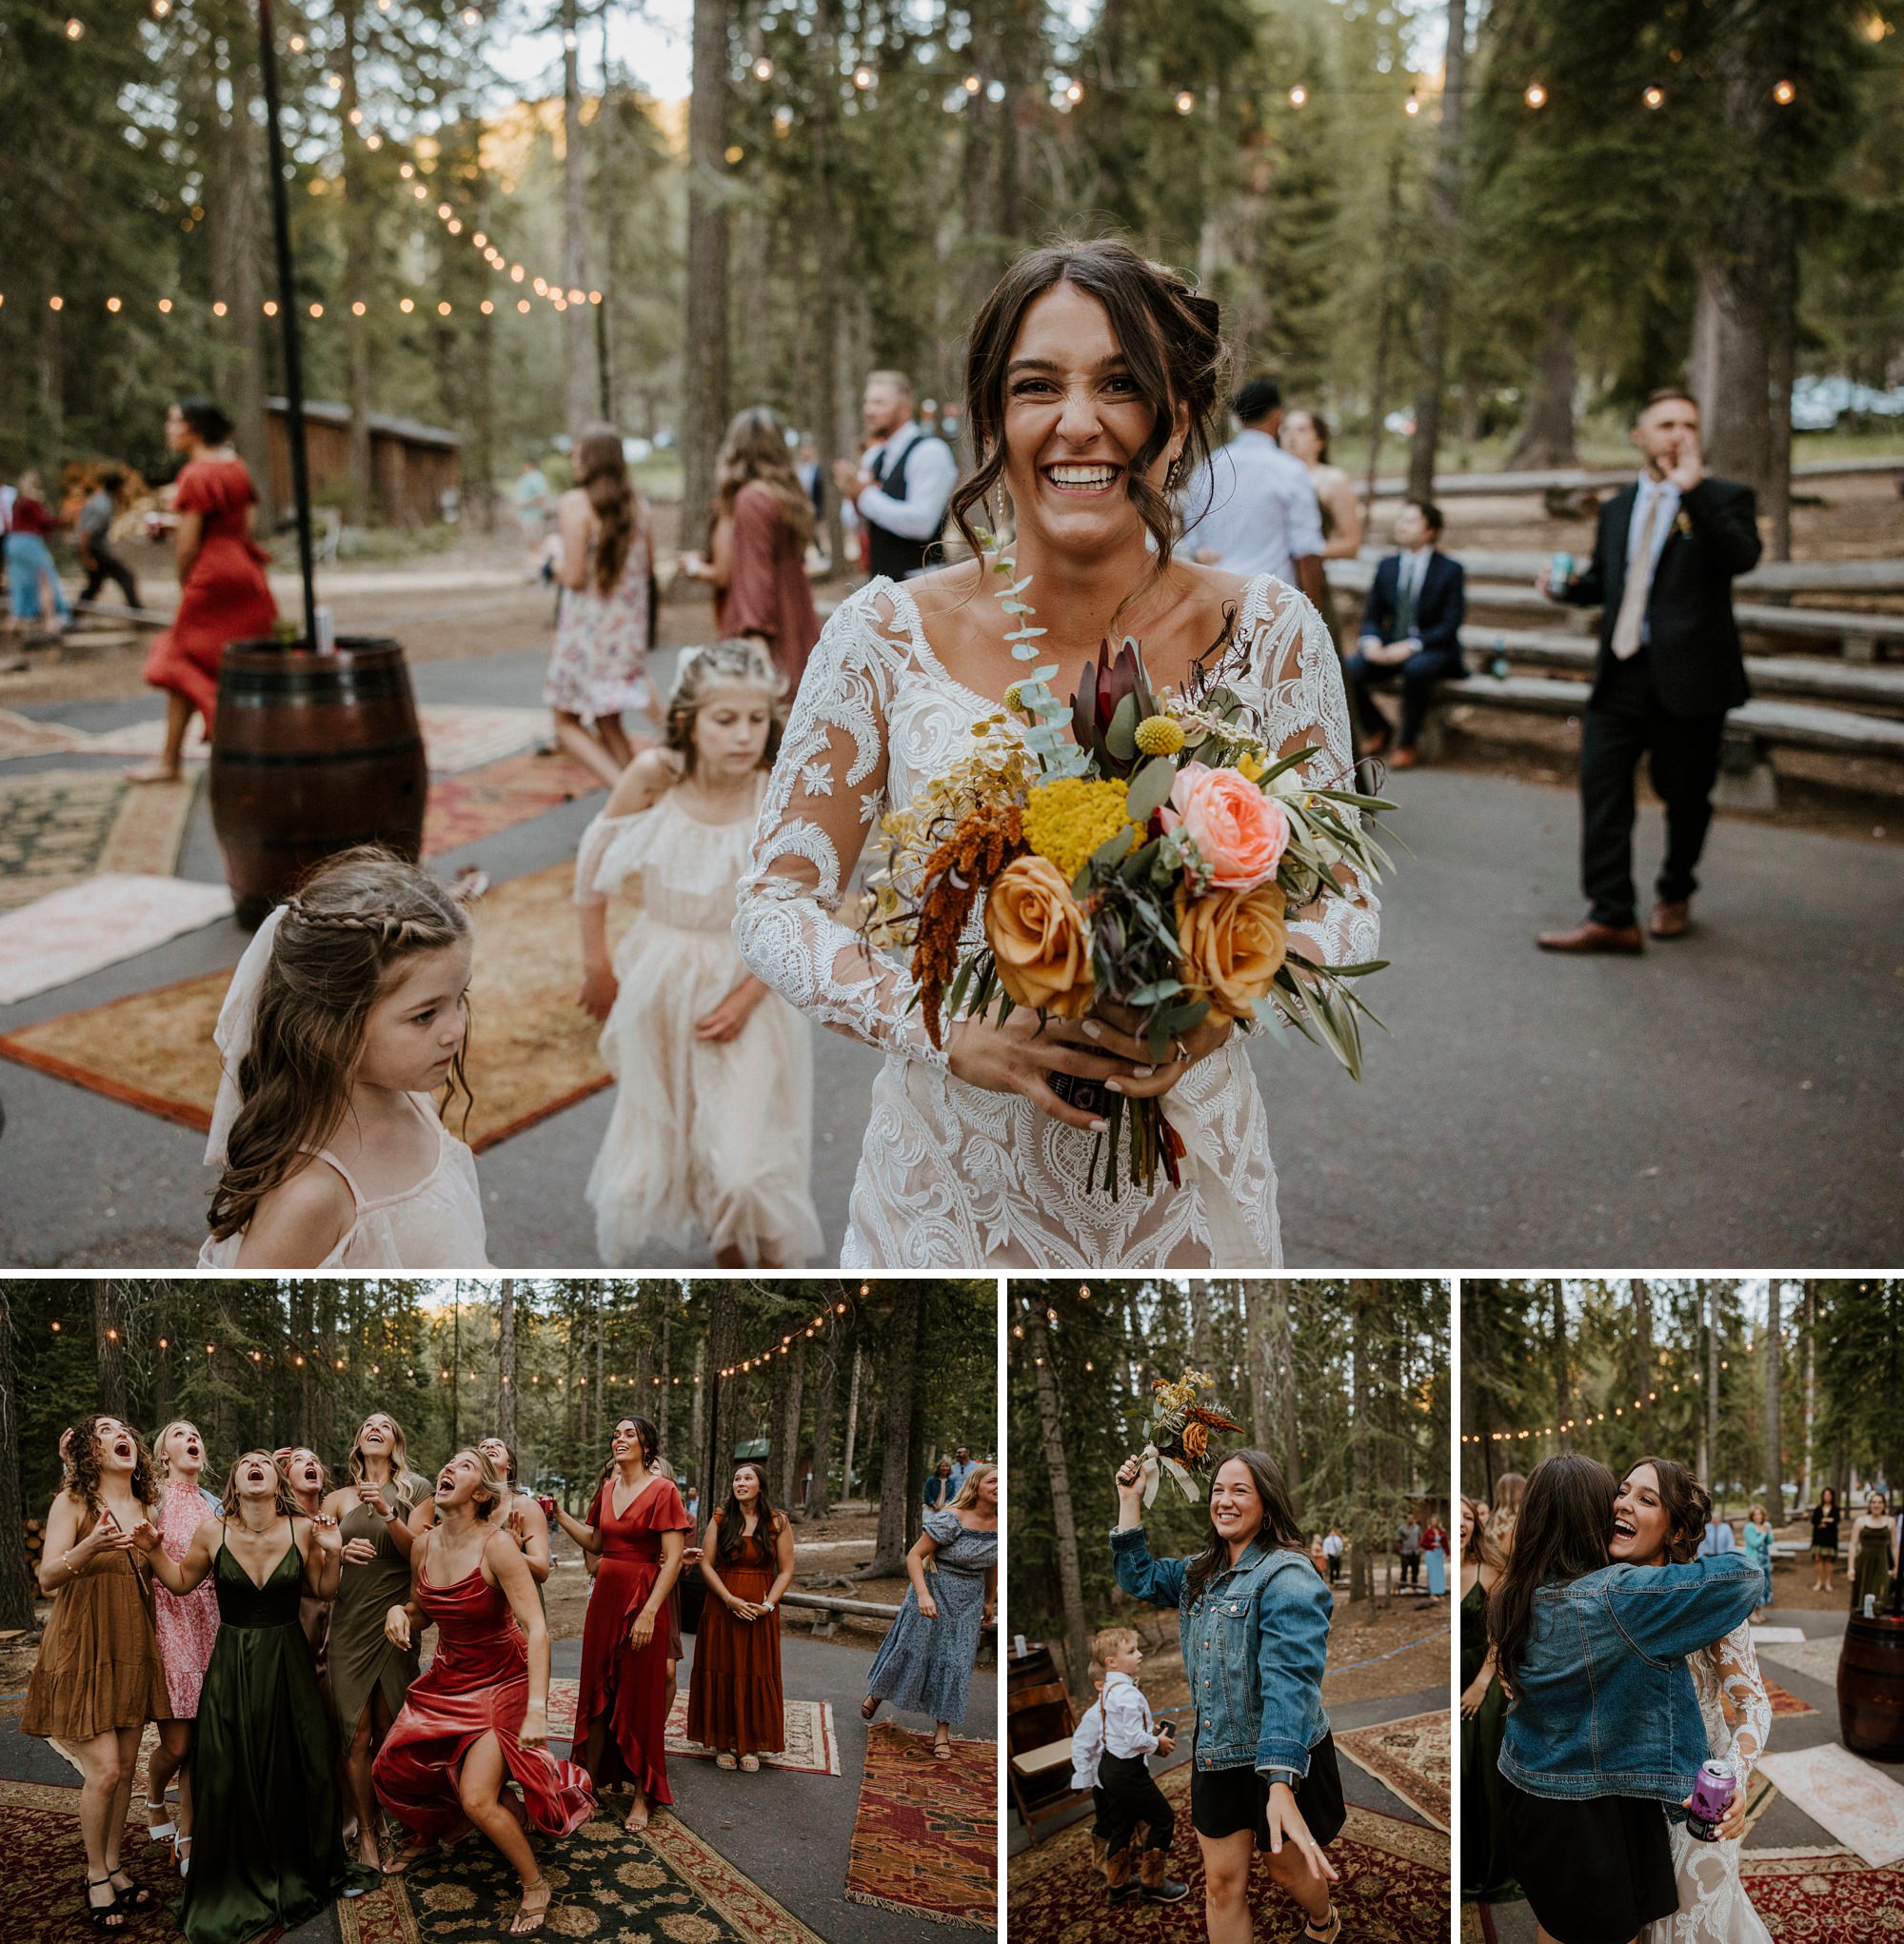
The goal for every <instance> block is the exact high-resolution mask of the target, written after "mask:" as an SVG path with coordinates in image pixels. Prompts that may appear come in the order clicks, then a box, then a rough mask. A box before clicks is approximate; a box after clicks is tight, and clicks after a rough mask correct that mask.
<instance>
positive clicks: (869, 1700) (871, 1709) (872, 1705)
mask: <svg viewBox="0 0 1904 1944" xmlns="http://www.w3.org/2000/svg"><path fill="white" fill-rule="evenodd" d="M879 1712H880V1697H879V1696H877V1695H868V1696H866V1698H865V1699H864V1700H863V1701H862V1702H861V1703H860V1719H861V1720H862V1721H870V1720H871V1719H872V1718H873V1716H875V1715H877V1714H878V1713H879Z"/></svg>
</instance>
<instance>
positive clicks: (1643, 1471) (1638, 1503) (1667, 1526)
mask: <svg viewBox="0 0 1904 1944" xmlns="http://www.w3.org/2000/svg"><path fill="white" fill-rule="evenodd" d="M1672 1531H1673V1520H1672V1518H1671V1515H1670V1514H1669V1513H1668V1512H1667V1510H1666V1506H1665V1502H1664V1500H1663V1499H1661V1498H1660V1496H1659V1474H1658V1473H1657V1472H1656V1471H1655V1470H1654V1469H1653V1467H1652V1466H1651V1465H1635V1466H1634V1468H1633V1470H1632V1471H1630V1472H1629V1473H1627V1475H1626V1477H1625V1478H1622V1479H1621V1480H1620V1486H1619V1490H1618V1492H1617V1493H1616V1494H1615V1496H1614V1501H1613V1538H1612V1540H1611V1541H1610V1543H1609V1544H1608V1546H1607V1557H1608V1558H1610V1559H1620V1560H1625V1561H1626V1562H1627V1563H1628V1564H1630V1565H1635V1566H1652V1565H1656V1564H1658V1563H1659V1562H1660V1561H1661V1560H1663V1559H1664V1558H1665V1557H1666V1544H1667V1541H1668V1539H1670V1538H1671V1537H1672Z"/></svg>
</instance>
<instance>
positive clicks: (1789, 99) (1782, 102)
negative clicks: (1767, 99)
mask: <svg viewBox="0 0 1904 1944" xmlns="http://www.w3.org/2000/svg"><path fill="white" fill-rule="evenodd" d="M1797 93H1798V90H1797V89H1795V88H1794V87H1793V86H1792V84H1791V83H1790V82H1789V81H1781V82H1779V84H1778V85H1777V86H1776V87H1775V89H1773V90H1772V99H1773V100H1774V101H1775V102H1776V103H1777V104H1778V106H1779V107H1780V108H1790V107H1791V106H1792V103H1793V102H1794V101H1795V99H1796V98H1797Z"/></svg>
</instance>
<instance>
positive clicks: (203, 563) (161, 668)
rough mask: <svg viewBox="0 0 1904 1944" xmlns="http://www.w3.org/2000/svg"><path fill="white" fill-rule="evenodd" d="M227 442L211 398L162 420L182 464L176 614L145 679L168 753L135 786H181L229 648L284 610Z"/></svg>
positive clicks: (264, 631)
mask: <svg viewBox="0 0 1904 1944" xmlns="http://www.w3.org/2000/svg"><path fill="white" fill-rule="evenodd" d="M230 440H231V421H230V420H229V419H228V418H227V417H226V416H225V414H224V413H223V412H222V411H220V410H219V408H218V407H216V406H215V405H213V404H211V403H210V401H209V400H208V399H203V398H188V399H186V400H184V401H183V402H182V403H180V404H178V405H175V406H173V407H172V408H171V409H170V410H169V412H168V413H167V414H166V444H167V445H168V446H170V447H171V448H172V450H173V451H174V452H183V453H184V454H185V455H186V465H185V470H184V471H183V472H181V473H180V474H179V478H178V495H177V497H176V498H175V499H174V501H173V502H172V510H173V511H174V512H175V513H176V514H177V515H178V526H177V529H176V533H175V540H176V545H177V548H178V574H179V605H178V612H177V613H176V614H175V615H173V617H172V625H171V626H169V628H167V629H166V630H165V632H164V633H163V634H160V635H157V636H155V637H154V638H153V641H152V645H151V649H150V651H149V653H148V655H147V656H146V680H147V681H148V682H149V683H150V684H151V685H152V686H153V687H154V688H163V689H164V690H166V748H165V754H164V755H163V756H161V757H160V758H159V759H158V761H157V762H155V763H150V764H146V765H145V766H144V767H143V768H140V769H134V770H131V771H129V772H128V774H129V776H130V778H131V780H132V781H133V782H134V783H171V782H174V781H175V780H176V779H177V777H178V775H179V773H180V772H179V763H180V753H181V751H182V750H183V749H184V748H185V732H186V730H187V729H188V727H190V725H191V718H192V713H193V711H194V710H196V711H197V713H198V714H200V715H202V716H203V717H204V718H205V733H206V735H207V737H209V736H210V734H211V717H212V712H213V710H214V708H215V706H216V704H217V702H218V665H219V663H220V661H221V660H222V659H223V658H224V655H225V650H226V648H227V647H228V645H230V644H231V643H232V642H237V641H245V640H248V639H249V638H252V637H254V636H262V635H268V634H269V633H270V632H271V630H272V629H273V628H274V627H275V626H276V625H277V621H278V604H277V603H276V602H275V601H273V600H272V599H271V589H270V586H269V585H268V582H267V581H266V579H265V564H266V563H267V561H268V560H269V558H270V556H269V555H268V554H267V553H266V552H265V550H264V548H263V547H261V546H258V545H257V543H256V542H255V541H254V540H253V539H252V538H251V516H252V510H253V508H254V507H255V506H256V505H257V502H258V495H257V492H256V489H255V488H254V487H253V486H252V485H251V475H250V473H249V472H248V470H247V469H246V466H245V462H244V461H243V460H242V459H240V458H239V456H238V455H237V453H236V452H234V451H233V450H232V449H231V444H230Z"/></svg>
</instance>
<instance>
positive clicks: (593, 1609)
mask: <svg viewBox="0 0 1904 1944" xmlns="http://www.w3.org/2000/svg"><path fill="white" fill-rule="evenodd" d="M660 1443H661V1433H660V1432H659V1431H657V1430H656V1429H655V1427H654V1426H653V1425H652V1424H650V1423H649V1422H648V1420H647V1419H646V1418H623V1419H622V1420H621V1422H620V1423H618V1424H617V1425H616V1426H615V1438H614V1454H615V1470H614V1473H613V1475H612V1476H611V1477H610V1478H606V1479H605V1480H604V1481H603V1484H602V1486H601V1487H600V1489H599V1490H598V1491H597V1492H596V1494H595V1498H594V1500H593V1502H592V1503H591V1504H590V1506H589V1508H588V1518H587V1520H586V1522H584V1521H583V1520H582V1519H579V1518H571V1517H570V1516H569V1515H568V1514H567V1513H566V1512H565V1511H564V1510H563V1509H562V1508H561V1507H560V1506H557V1508H556V1514H555V1516H556V1518H557V1520H558V1521H559V1523H560V1524H561V1526H562V1529H563V1531H564V1532H565V1533H566V1534H567V1535H568V1537H570V1538H572V1539H573V1540H574V1541H575V1543H576V1544H577V1545H578V1546H580V1547H581V1548H582V1549H583V1551H584V1552H585V1553H596V1554H599V1555H600V1556H601V1566H600V1568H599V1569H598V1571H597V1573H596V1575H595V1590H594V1592H593V1593H591V1594H590V1595H589V1596H588V1616H587V1618H586V1619H585V1621H584V1623H583V1630H582V1678H581V1681H580V1683H579V1686H578V1691H577V1694H576V1697H575V1739H574V1745H573V1748H572V1750H571V1753H572V1754H573V1756H574V1757H575V1759H576V1760H578V1761H580V1762H581V1763H583V1765H584V1766H585V1768H586V1769H587V1771H588V1774H589V1775H590V1776H591V1777H592V1778H593V1780H594V1783H595V1787H596V1788H597V1789H598V1790H601V1789H605V1788H607V1787H608V1786H609V1785H610V1784H611V1783H619V1782H625V1783H627V1784H628V1785H629V1786H630V1787H631V1788H632V1789H633V1790H634V1795H635V1799H634V1803H633V1805H632V1807H631V1808H630V1809H629V1811H628V1815H627V1820H626V1822H625V1824H624V1827H625V1828H626V1829H629V1830H632V1831H641V1830H645V1829H646V1828H647V1826H648V1816H649V1814H650V1812H651V1810H652V1809H654V1808H658V1807H662V1806H664V1805H665V1804H667V1803H670V1802H672V1801H673V1800H674V1792H673V1791H672V1790H671V1789H670V1788H669V1787H668V1785H667V1747H666V1740H665V1736H666V1730H667V1710H668V1703H669V1701H670V1700H671V1698H672V1696H671V1694H670V1691H669V1688H668V1678H667V1663H668V1620H667V1606H668V1596H669V1594H671V1593H672V1592H673V1590H674V1582H675V1580H676V1579H677V1578H678V1577H680V1574H681V1562H682V1557H683V1555H684V1553H685V1552H686V1550H687V1535H688V1534H689V1532H690V1531H691V1530H692V1529H693V1521H692V1520H690V1519H689V1518H688V1517H687V1509H686V1507H685V1506H684V1505H683V1504H682V1502H681V1494H680V1493H679V1492H677V1491H676V1490H675V1489H674V1480H673V1479H672V1478H663V1477H659V1476H657V1475H656V1474H655V1473H654V1472H653V1471H652V1470H651V1469H650V1467H651V1465H652V1463H653V1460H654V1456H655V1453H656V1450H657V1449H658V1447H659V1445H660Z"/></svg>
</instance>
